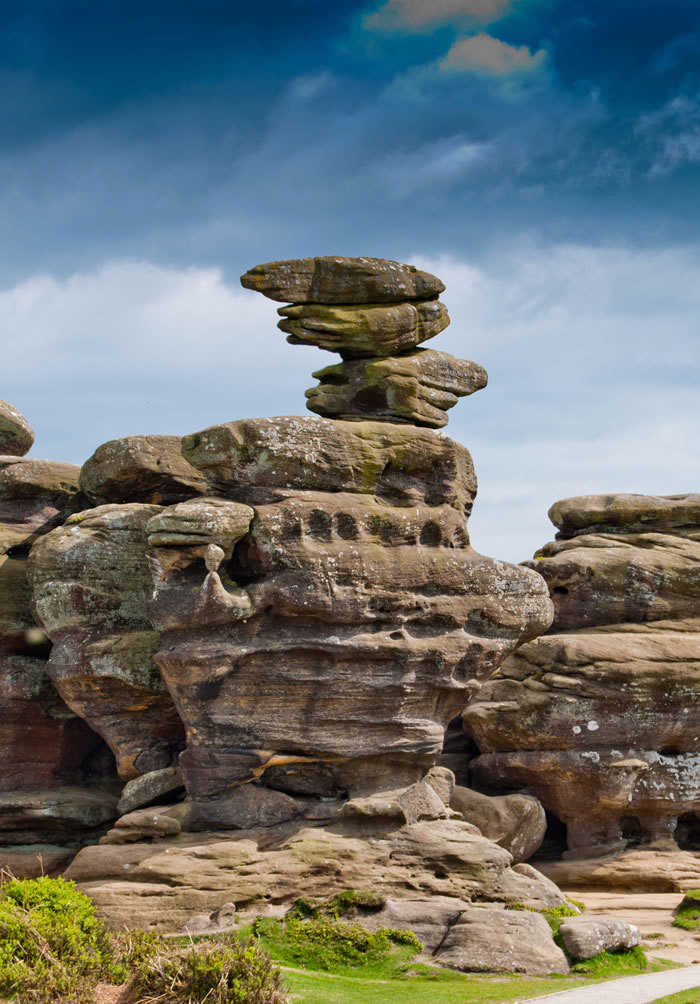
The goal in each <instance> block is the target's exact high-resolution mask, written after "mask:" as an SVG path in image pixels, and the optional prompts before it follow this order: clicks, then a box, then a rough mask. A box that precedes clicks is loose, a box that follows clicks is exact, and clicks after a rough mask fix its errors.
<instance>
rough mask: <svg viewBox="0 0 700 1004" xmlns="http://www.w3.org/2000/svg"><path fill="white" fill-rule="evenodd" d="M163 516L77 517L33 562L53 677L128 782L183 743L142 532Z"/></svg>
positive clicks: (112, 513)
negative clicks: (152, 609) (162, 660)
mask: <svg viewBox="0 0 700 1004" xmlns="http://www.w3.org/2000/svg"><path fill="white" fill-rule="evenodd" d="M160 511H161V507H160V506H156V505H146V504H143V503H133V504H132V505H105V506H99V507H98V508H96V509H90V510H86V511H84V512H80V513H76V514H74V515H73V516H71V517H70V518H69V519H68V521H67V522H66V524H65V526H63V527H60V528H58V529H56V530H53V531H52V532H51V533H49V534H47V535H46V536H44V537H42V538H41V539H40V540H39V541H37V543H36V544H35V545H34V547H33V549H32V554H31V559H30V572H31V580H32V589H33V596H34V605H35V609H36V613H37V616H38V618H39V620H40V622H41V624H42V625H43V627H44V628H45V630H46V632H47V634H48V635H49V637H50V638H51V641H52V642H53V647H52V649H51V655H50V658H49V662H48V666H47V671H48V673H49V675H50V677H51V679H52V680H53V682H54V684H55V686H56V689H57V690H58V692H59V693H60V694H61V696H62V697H63V699H64V700H65V702H66V703H67V704H68V705H69V707H71V708H72V709H73V710H74V711H75V712H76V713H77V714H79V715H80V716H81V717H82V718H83V719H84V720H85V721H87V722H88V723H89V724H90V726H91V727H92V728H93V729H94V730H95V732H97V733H98V734H99V735H101V736H102V737H103V738H104V739H105V741H106V742H107V744H108V745H109V747H110V749H111V750H112V752H113V753H114V756H115V758H116V762H117V770H118V772H119V775H120V777H121V778H122V779H124V780H125V781H128V780H129V779H130V778H133V777H136V776H138V775H140V774H144V773H147V772H149V771H153V770H158V769H160V768H164V767H168V766H170V764H171V763H172V761H173V758H174V757H175V756H176V755H177V753H178V752H179V750H180V749H181V748H182V742H183V734H182V724H181V722H180V719H179V717H178V715H177V712H176V711H175V708H174V706H173V702H172V699H171V697H170V695H169V693H168V691H167V689H166V687H165V685H164V683H163V681H162V679H161V677H160V673H159V672H158V668H157V666H156V665H155V663H154V661H153V655H154V652H155V651H156V650H157V648H158V644H159V638H158V634H157V632H155V631H154V630H153V627H152V625H151V623H150V621H149V619H148V615H147V612H146V600H147V598H148V596H149V595H150V592H151V578H150V572H149V567H148V562H147V557H146V532H145V526H146V523H147V522H148V520H149V519H151V518H152V517H153V516H155V515H156V514H157V513H158V512H160Z"/></svg>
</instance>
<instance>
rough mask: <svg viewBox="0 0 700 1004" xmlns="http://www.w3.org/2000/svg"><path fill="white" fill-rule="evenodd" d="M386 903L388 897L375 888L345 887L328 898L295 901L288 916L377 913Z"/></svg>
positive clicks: (333, 915) (340, 915)
mask: <svg viewBox="0 0 700 1004" xmlns="http://www.w3.org/2000/svg"><path fill="white" fill-rule="evenodd" d="M385 903H386V897H385V896H383V895H382V894H381V893H380V892H376V891H375V890H374V889H365V890H357V889H345V890H344V891H343V892H339V893H338V894H337V896H334V897H333V898H332V899H327V900H318V901H316V900H311V899H306V898H305V897H302V898H300V899H297V900H295V901H294V903H293V905H292V907H291V908H290V910H289V911H288V913H287V916H288V917H298V918H302V919H303V918H307V917H335V918H338V917H343V916H345V915H346V914H348V913H350V914H358V913H359V914H362V913H377V911H379V910H381V909H382V907H383V906H384V905H385Z"/></svg>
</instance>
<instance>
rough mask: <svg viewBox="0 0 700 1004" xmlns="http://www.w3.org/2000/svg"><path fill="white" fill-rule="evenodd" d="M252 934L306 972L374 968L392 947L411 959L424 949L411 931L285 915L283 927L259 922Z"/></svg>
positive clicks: (279, 955)
mask: <svg viewBox="0 0 700 1004" xmlns="http://www.w3.org/2000/svg"><path fill="white" fill-rule="evenodd" d="M253 934H254V935H256V936H257V937H259V938H260V937H261V938H264V939H265V940H266V942H268V943H269V944H270V947H271V950H273V951H274V954H275V956H276V957H277V958H280V959H282V960H283V961H285V962H287V963H289V964H291V965H295V966H304V967H307V968H308V969H324V970H331V969H338V968H340V969H344V968H355V967H358V966H373V965H377V964H378V963H381V962H383V961H385V960H386V959H387V958H388V957H389V955H390V954H391V952H392V949H393V946H395V945H399V946H401V947H403V948H408V949H410V950H411V951H410V954H411V955H415V954H416V952H420V951H421V950H422V948H423V945H422V944H421V942H420V941H419V940H418V938H417V937H416V936H415V934H413V932H412V931H397V930H394V929H392V928H380V930H378V931H374V932H372V931H367V930H366V929H365V928H364V927H361V926H360V925H359V924H350V923H347V922H346V921H341V920H337V919H335V918H331V917H312V918H310V919H308V920H300V919H299V918H298V917H294V916H289V915H288V916H287V920H286V922H285V923H284V924H282V923H280V921H277V920H269V919H263V918H259V919H258V920H256V921H255V923H254V925H253Z"/></svg>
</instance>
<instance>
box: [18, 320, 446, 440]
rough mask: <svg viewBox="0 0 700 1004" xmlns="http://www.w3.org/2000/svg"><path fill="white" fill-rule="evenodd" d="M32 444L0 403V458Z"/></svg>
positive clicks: (25, 428) (29, 432) (28, 431)
mask: <svg viewBox="0 0 700 1004" xmlns="http://www.w3.org/2000/svg"><path fill="white" fill-rule="evenodd" d="M435 333H436V334H437V332H435ZM428 337H429V336H428ZM33 443H34V430H33V429H32V427H31V425H30V424H29V422H28V421H27V420H26V418H25V417H24V415H22V414H20V412H19V411H17V409H16V408H14V407H13V406H12V405H11V404H9V403H8V402H7V401H0V457H1V456H12V457H23V456H24V454H25V453H29V451H30V450H31V448H32V444H33Z"/></svg>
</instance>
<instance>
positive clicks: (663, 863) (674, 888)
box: [537, 847, 700, 894]
mask: <svg viewBox="0 0 700 1004" xmlns="http://www.w3.org/2000/svg"><path fill="white" fill-rule="evenodd" d="M537 866H538V869H541V870H542V872H543V873H544V874H546V875H547V876H549V878H551V880H552V881H553V882H556V883H557V885H559V886H561V887H562V888H563V889H570V890H571V889H574V890H579V889H598V890H600V889H607V890H611V889H615V890H619V891H624V892H637V893H654V894H660V893H669V892H683V891H685V890H686V889H698V888H700V855H698V854H694V853H692V852H690V851H679V850H673V849H671V848H670V847H665V848H662V849H654V850H652V849H648V848H644V847H639V848H633V849H630V850H626V851H624V852H619V853H617V854H608V855H605V856H604V857H591V858H584V857H573V858H565V859H564V860H563V861H538V862H537Z"/></svg>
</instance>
